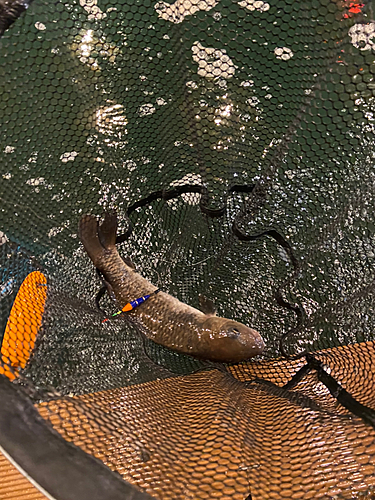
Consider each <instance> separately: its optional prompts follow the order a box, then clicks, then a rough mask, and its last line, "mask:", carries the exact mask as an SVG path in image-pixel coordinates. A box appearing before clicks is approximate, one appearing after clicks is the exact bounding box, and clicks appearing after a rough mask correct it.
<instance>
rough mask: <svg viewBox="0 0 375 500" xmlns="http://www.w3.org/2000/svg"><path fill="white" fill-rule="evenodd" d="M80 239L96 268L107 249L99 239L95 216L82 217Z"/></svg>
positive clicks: (79, 229) (79, 227)
mask: <svg viewBox="0 0 375 500" xmlns="http://www.w3.org/2000/svg"><path fill="white" fill-rule="evenodd" d="M78 234H79V239H80V240H81V242H82V244H83V246H84V247H85V250H86V252H87V254H88V256H89V257H90V259H91V260H92V261H93V263H94V265H95V266H96V267H98V266H97V264H98V262H99V260H100V258H101V257H102V256H103V254H104V251H105V249H104V248H103V246H102V244H101V243H100V240H99V237H98V221H97V219H96V217H95V216H94V215H84V216H83V217H81V220H80V221H79V226H78Z"/></svg>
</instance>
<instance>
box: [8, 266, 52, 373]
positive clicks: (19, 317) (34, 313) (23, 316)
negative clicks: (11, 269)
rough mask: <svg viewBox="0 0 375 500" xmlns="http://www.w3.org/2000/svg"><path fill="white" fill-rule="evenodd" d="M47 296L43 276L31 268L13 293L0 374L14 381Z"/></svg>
mask: <svg viewBox="0 0 375 500" xmlns="http://www.w3.org/2000/svg"><path fill="white" fill-rule="evenodd" d="M46 298H47V278H46V277H45V276H44V274H43V273H41V272H39V271H33V272H32V273H30V274H29V275H28V276H27V277H26V278H25V280H24V281H23V283H22V285H21V287H20V289H19V290H18V293H17V295H16V298H15V301H14V304H13V307H12V310H11V311H10V315H9V318H8V322H7V325H6V328H5V333H4V337H3V342H2V345H1V361H2V363H1V364H0V374H3V375H5V376H6V377H8V378H9V379H10V380H14V379H15V378H16V376H17V371H18V370H20V369H22V368H25V366H26V363H27V361H28V359H29V358H30V356H31V353H32V350H33V348H34V345H35V340H36V337H37V335H38V331H39V329H40V327H41V324H42V318H43V312H44V305H45V302H46Z"/></svg>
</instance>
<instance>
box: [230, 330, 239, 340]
mask: <svg viewBox="0 0 375 500" xmlns="http://www.w3.org/2000/svg"><path fill="white" fill-rule="evenodd" d="M240 333H241V332H240V331H239V330H238V329H237V328H231V329H230V330H229V331H228V337H230V338H231V339H236V338H237V337H238V336H239V335H240Z"/></svg>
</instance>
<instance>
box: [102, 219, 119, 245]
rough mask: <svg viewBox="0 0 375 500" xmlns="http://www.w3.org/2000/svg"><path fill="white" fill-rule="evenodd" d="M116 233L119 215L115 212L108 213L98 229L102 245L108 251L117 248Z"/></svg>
mask: <svg viewBox="0 0 375 500" xmlns="http://www.w3.org/2000/svg"><path fill="white" fill-rule="evenodd" d="M116 233H117V214H116V213H115V212H107V213H106V214H105V216H104V220H103V222H102V223H101V224H100V226H99V227H98V235H99V240H100V243H101V244H102V245H103V247H104V248H106V249H107V250H109V249H110V248H114V247H115V246H116Z"/></svg>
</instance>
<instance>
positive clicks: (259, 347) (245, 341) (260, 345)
mask: <svg viewBox="0 0 375 500" xmlns="http://www.w3.org/2000/svg"><path fill="white" fill-rule="evenodd" d="M249 330H250V332H248V335H243V334H241V335H239V336H238V341H239V342H240V343H241V344H242V345H243V346H246V347H250V348H251V349H255V350H256V351H257V352H258V353H259V354H260V353H262V352H263V350H264V348H265V347H266V345H265V343H264V340H263V338H262V337H261V335H260V333H259V332H257V331H256V330H253V329H252V328H249ZM249 334H250V335H249ZM249 337H250V338H249Z"/></svg>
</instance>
